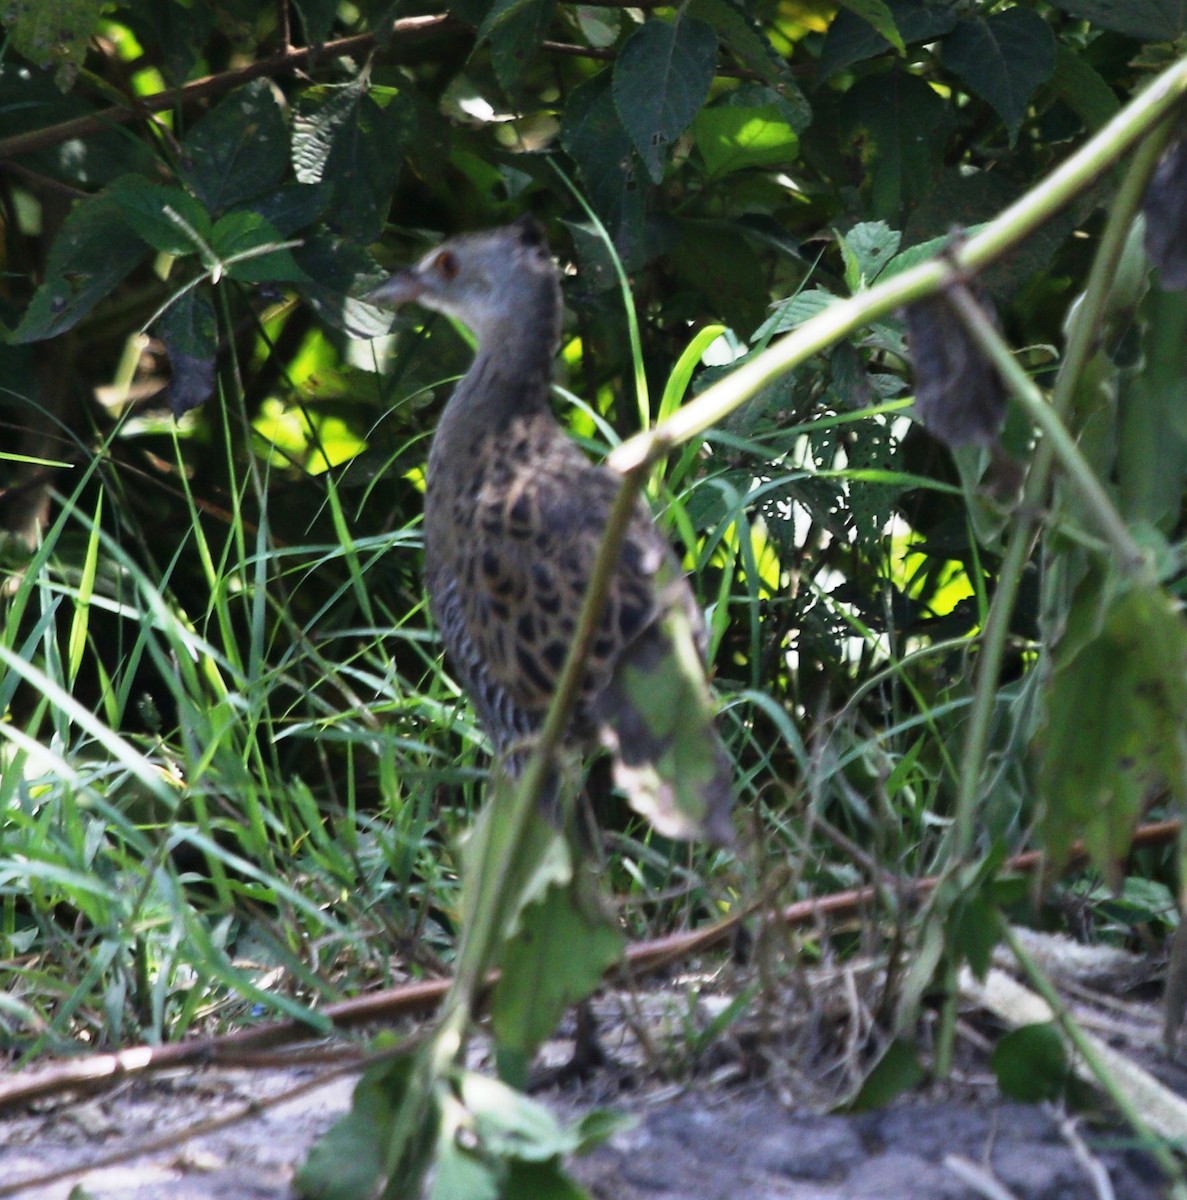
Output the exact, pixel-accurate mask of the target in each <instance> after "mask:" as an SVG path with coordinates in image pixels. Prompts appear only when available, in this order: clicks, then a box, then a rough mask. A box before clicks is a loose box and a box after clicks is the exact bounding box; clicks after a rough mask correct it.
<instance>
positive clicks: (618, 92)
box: [613, 16, 717, 183]
mask: <svg viewBox="0 0 1187 1200" xmlns="http://www.w3.org/2000/svg"><path fill="white" fill-rule="evenodd" d="M716 67H717V34H716V33H715V32H714V31H713V26H712V25H707V24H706V23H705V22H704V21H698V20H696V19H694V18H692V17H684V16H678V17H677V18H676V19H675V20H674V21H661V20H659V19H657V18H652V19H651V20H649V21H647V22H646V23H645V24H644V25H642V26H641V27H640V28H639V29H638V30H636V31H635V32H634V33H633V34H632V35H631V36H630V38H629V39H628V40H627V43H626V45H625V46H623V48H622V50H621V51H620V52H619V55H618V58H617V60H616V61H615V64H614V84H613V91H614V106H615V108H616V109H617V111H618V116H619V120H621V122H622V124H623V127H624V128H625V129H626V131H627V133H628V134H629V135H630V138H631V141H632V142H633V143H634V146H635V149H636V150H637V151H638V152H639V155H640V157H641V158H642V159H643V163H644V165H645V166H646V167H647V171H648V173H649V174H650V176H651V178H652V180H654V182H656V183H659V182H660V181H661V180H662V179H663V177H664V164H665V163H666V162H667V159H668V156H669V154H670V153H671V151H672V146H673V144H674V143H675V141H676V139H677V138H678V137H679V136H680V135H681V134H682V133H683V132H684V131H685V130H686V129H687V128H688V127H689V125H691V124H692V122H693V119H694V118H695V117H696V115H697V113H698V112H699V111H700V108H701V105H702V104H704V102H705V97H706V96H708V94H709V85H710V84H711V83H712V82H713V73H714V71H715V69H716Z"/></svg>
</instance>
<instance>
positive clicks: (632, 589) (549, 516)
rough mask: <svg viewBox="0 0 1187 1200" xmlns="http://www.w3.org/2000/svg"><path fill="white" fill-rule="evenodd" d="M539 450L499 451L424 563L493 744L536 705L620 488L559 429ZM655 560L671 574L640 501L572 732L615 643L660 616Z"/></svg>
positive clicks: (519, 731)
mask: <svg viewBox="0 0 1187 1200" xmlns="http://www.w3.org/2000/svg"><path fill="white" fill-rule="evenodd" d="M549 451H550V452H549V454H548V455H547V456H538V455H533V456H531V457H530V459H529V460H527V461H526V462H525V463H523V464H522V465H516V463H515V461H514V459H509V458H508V456H501V457H500V459H499V462H500V464H502V467H501V470H500V471H499V472H498V473H496V474H492V475H491V476H490V477H488V478H487V479H486V481H485V482H484V484H483V485H482V486H481V487H480V488H479V489H478V491H477V493H476V496H475V504H474V509H473V511H472V513H471V514H469V516H468V519H467V521H466V525H467V527H468V528H467V529H464V530H460V531H459V532H458V540H457V542H456V543H455V545H454V546H453V547H452V553H448V552H447V553H446V554H444V555H442V556H441V561H438V562H436V563H434V564H432V565H431V566H430V574H431V578H430V591H431V593H433V596H434V608H435V611H436V614H437V619H438V622H439V623H440V624H441V627H442V630H443V633H444V635H445V640H446V644H447V647H448V648H449V650H450V652H451V655H452V657H453V658H454V660H455V662H456V663H457V665H458V668H459V670H460V673H462V674H463V675H464V676H466V678H465V682H466V684H467V686H468V687H469V689H470V690H471V693H472V694H473V695H474V697H475V701H476V703H477V705H478V707H479V710H480V712H481V714H482V716H483V717H484V719H485V720H486V721H487V723H488V726H489V727H490V728H491V730H492V733H493V734H494V736H495V740H496V742H497V743H499V744H500V745H501V746H506V744H507V743H508V741H509V740H513V739H514V738H516V737H521V736H523V735H524V734H525V733H528V732H530V731H531V730H532V729H534V728H535V727H536V726H537V725H538V724H539V721H540V720H541V719H542V718H543V714H544V712H545V711H546V709H547V707H548V703H549V701H550V700H551V698H552V695H553V692H554V691H555V688H556V684H557V681H558V679H559V676H560V671H561V668H562V666H563V664H564V661H565V656H566V655H567V653H568V650H569V646H570V645H571V643H572V640H573V636H574V633H575V631H576V626H577V618H578V614H579V612H580V609H581V604H582V601H583V599H584V596H585V592H586V588H587V587H588V585H589V578H590V572H591V569H592V566H593V562H594V559H595V557H596V555H597V551H598V546H599V544H600V542H601V538H602V535H603V533H604V530H605V524H606V520H607V517H608V516H609V513H610V509H611V507H612V505H613V503H614V497H615V494H616V492H617V489H618V487H619V484H620V480H619V479H618V477H616V476H615V475H613V474H612V473H611V472H609V471H608V470H606V469H604V468H601V467H595V466H593V465H592V464H591V463H590V462H589V461H588V460H587V459H586V458H585V456H584V455H583V454H582V453H581V451H580V450H579V449H578V448H577V447H576V446H574V445H573V444H572V443H571V442H570V441H569V440H568V439H567V438H566V437H564V435H563V434H559V433H558V439H557V441H556V443H555V445H554V446H551V447H550V448H549ZM451 564H452V565H451ZM665 564H669V565H670V566H671V568H672V570H673V571H674V569H675V564H674V560H673V558H672V553H671V550H670V549H669V547H668V545H667V543H666V542H665V541H664V540H663V538H662V537H661V536H660V534H659V533H658V531H657V530H656V529H655V528H654V526H653V525H652V523H651V518H650V515H649V514H648V512H647V510H646V508H645V507H644V506H643V505H642V504H640V506H639V509H638V511H637V512H636V514H635V516H634V517H633V518H632V520H631V523H630V526H629V528H628V531H627V536H626V540H625V543H624V545H623V549H622V554H621V556H620V559H619V562H618V565H617V568H616V570H615V574H614V579H613V583H612V585H611V588H610V594H609V596H608V598H607V601H606V606H605V609H604V610H603V613H602V618H601V621H600V624H599V628H598V634H597V636H596V637H595V639H594V642H593V645H592V647H591V649H590V655H589V659H588V660H587V669H586V675H585V680H584V685H583V688H582V705H581V706H580V707H579V710H578V715H577V724H578V727H579V728H580V726H581V724H582V723H583V721H582V718H583V711H584V708H585V705H586V703H587V702H588V701H589V700H590V698H591V697H593V696H595V695H596V694H597V693H598V692H599V691H600V690H601V689H603V688H604V687H605V686H606V685H607V683H608V682H609V680H610V677H611V675H612V673H613V670H614V666H615V663H616V662H617V660H618V658H619V656H620V654H621V652H622V650H623V648H624V647H625V646H627V645H629V644H630V643H632V642H633V641H634V640H635V639H636V638H637V637H638V636H639V635H640V633H641V632H642V631H643V630H644V629H646V628H647V627H648V626H649V625H651V624H653V623H654V622H655V621H656V620H657V619H658V617H659V616H660V614H661V612H662V608H663V605H664V603H665V598H664V597H662V596H660V595H659V594H658V593H657V589H656V584H655V577H656V575H657V573H658V572H659V571H660V569H661V567H663V566H664V565H665ZM685 590H687V589H685ZM584 723H585V724H586V725H587V726H588V719H586V720H585V722H584ZM586 731H588V730H586Z"/></svg>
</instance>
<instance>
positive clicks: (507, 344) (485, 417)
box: [434, 321, 559, 456]
mask: <svg viewBox="0 0 1187 1200" xmlns="http://www.w3.org/2000/svg"><path fill="white" fill-rule="evenodd" d="M558 323H559V322H557V321H538V322H533V323H529V324H527V325H526V326H519V327H516V328H500V329H498V330H488V331H487V332H486V336H484V337H483V339H482V342H481V344H480V346H479V350H478V354H477V356H476V357H475V359H474V361H473V363H471V365H470V369H469V370H468V371H467V372H466V373H465V375H463V376H462V378H461V380H459V382H458V385H457V387H456V388H455V389H454V392H453V395H452V396H451V397H450V398H449V403H448V404H446V406H445V411H444V412H443V413H442V414H441V420H440V422H439V423H438V425H437V433H436V437H435V438H434V451H435V456H440V455H442V454H449V453H453V452H458V453H464V452H466V451H467V450H469V449H471V448H473V447H474V446H476V445H478V444H479V443H481V442H483V441H485V440H487V439H488V438H489V437H490V436H491V434H492V433H495V432H496V431H498V430H500V429H503V428H505V427H506V425H507V424H508V423H509V422H510V421H512V420H514V419H515V418H516V417H524V416H530V415H532V414H534V413H538V412H547V411H548V405H549V395H550V393H551V388H552V360H553V357H554V355H555V353H556V346H557V341H558V340H559V330H558V328H557V325H558Z"/></svg>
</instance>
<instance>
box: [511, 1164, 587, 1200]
mask: <svg viewBox="0 0 1187 1200" xmlns="http://www.w3.org/2000/svg"><path fill="white" fill-rule="evenodd" d="M503 1194H504V1196H505V1197H506V1200H589V1193H588V1192H587V1191H586V1190H585V1189H584V1188H582V1187H578V1185H577V1184H575V1183H574V1182H573V1181H572V1180H571V1179H570V1178H569V1177H568V1176H567V1175H566V1174H565V1173H564V1171H563V1170H562V1169H561V1166H560V1163H559V1161H558V1160H552V1161H550V1162H542V1163H538V1162H522V1161H520V1160H518V1159H517V1160H515V1161H513V1162H512V1163H511V1167H510V1170H508V1172H507V1187H506V1190H505V1191H504V1193H503Z"/></svg>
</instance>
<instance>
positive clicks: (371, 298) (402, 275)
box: [363, 268, 425, 308]
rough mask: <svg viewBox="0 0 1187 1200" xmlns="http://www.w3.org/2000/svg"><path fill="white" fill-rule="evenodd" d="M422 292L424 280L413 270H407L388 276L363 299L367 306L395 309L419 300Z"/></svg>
mask: <svg viewBox="0 0 1187 1200" xmlns="http://www.w3.org/2000/svg"><path fill="white" fill-rule="evenodd" d="M424 290H425V285H424V280H423V279H421V277H420V275H419V274H418V273H417V272H416V271H415V270H413V269H411V268H409V269H408V270H405V271H397V272H396V273H395V274H394V275H391V276H389V277H388V278H387V279H385V280H384V281H383V282H382V283H381V284H380V285H379V286H378V287H377V288H373V289H372V290H371V291H369V292H368V293H367V294H366V295H365V296H364V297H363V299H364V300H365V301H366V302H367V303H368V304H377V305H379V306H380V307H381V308H396V307H398V306H399V305H401V304H407V303H408V302H409V301H410V300H419V299H420V297H421V296H422V295H423V294H424Z"/></svg>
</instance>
